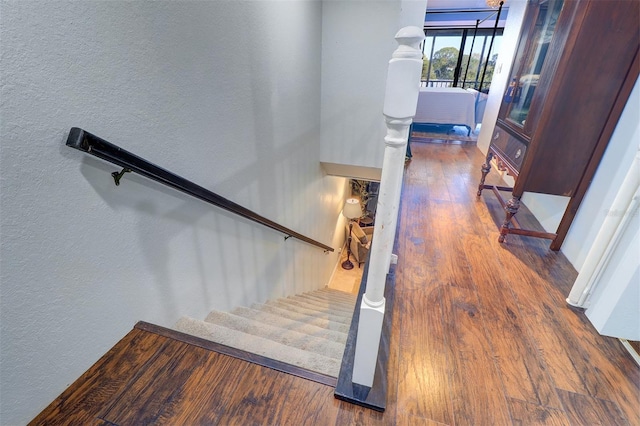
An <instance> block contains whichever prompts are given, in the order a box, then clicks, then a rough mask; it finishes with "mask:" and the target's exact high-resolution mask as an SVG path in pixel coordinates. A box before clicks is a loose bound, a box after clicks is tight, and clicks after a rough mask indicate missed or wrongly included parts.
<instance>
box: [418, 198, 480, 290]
mask: <svg viewBox="0 0 640 426" xmlns="http://www.w3.org/2000/svg"><path fill="white" fill-rule="evenodd" d="M456 206H457V204H455V203H451V202H449V201H441V200H430V201H429V204H428V208H429V211H430V213H431V218H432V221H433V222H432V223H435V224H438V225H437V226H431V227H430V228H429V229H428V230H425V234H426V235H429V236H432V238H433V239H434V240H435V245H436V246H437V248H438V250H439V251H440V253H441V259H440V261H439V262H438V265H437V268H436V269H435V271H434V272H437V274H438V277H439V279H440V280H441V282H443V283H448V284H449V285H454V286H457V287H460V288H466V289H473V282H472V280H471V274H470V271H469V263H468V261H467V259H466V257H465V255H464V251H463V250H459V249H458V248H459V247H460V237H459V235H456V234H455V233H454V232H452V230H453V229H455V227H456V222H455V217H454V215H453V209H454V208H455V207H456Z"/></svg>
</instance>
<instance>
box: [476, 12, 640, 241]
mask: <svg viewBox="0 0 640 426" xmlns="http://www.w3.org/2000/svg"><path fill="white" fill-rule="evenodd" d="M639 27H640V2H639V1H636V0H608V1H601V0H564V1H563V0H530V1H529V2H528V5H527V10H526V14H525V19H524V23H523V26H522V30H521V34H520V37H519V41H518V45H517V49H516V54H515V57H514V61H513V64H512V66H511V70H510V74H509V85H508V87H507V89H506V91H505V93H504V96H503V99H502V104H501V107H500V112H499V114H498V120H497V122H496V127H495V130H494V133H493V135H492V140H491V144H490V147H489V152H488V155H487V159H486V163H485V164H483V166H482V178H481V182H480V185H479V188H478V195H480V193H481V191H482V190H483V189H486V188H492V189H493V190H494V192H495V193H496V194H497V195H498V196H499V191H498V189H500V190H507V189H508V190H510V191H512V198H511V199H510V200H509V201H507V202H505V201H504V200H502V198H501V197H500V196H499V198H500V200H501V203H502V204H503V206H504V208H505V211H506V217H505V220H504V223H503V225H502V227H501V228H500V237H499V239H500V241H501V242H503V241H504V239H505V237H506V235H507V234H520V235H527V236H533V237H541V238H549V239H551V240H552V242H551V249H552V250H559V249H560V246H561V245H562V242H563V241H564V238H565V236H566V234H567V232H568V230H569V227H570V225H571V222H572V221H573V218H574V217H575V214H576V212H577V210H578V207H579V205H580V202H581V201H582V199H583V197H584V194H585V193H586V191H587V188H588V187H589V183H590V182H591V180H592V178H593V175H594V174H595V171H596V169H597V167H598V164H599V163H600V159H601V158H602V155H603V153H604V150H605V148H606V146H607V144H608V142H609V139H610V138H611V135H612V133H613V130H614V129H615V126H616V124H617V122H618V119H619V118H620V114H621V113H622V110H623V108H624V106H625V105H626V102H627V100H628V98H629V94H630V93H631V89H632V88H633V85H634V83H635V81H636V80H637V78H638V73H639V68H640V66H639V59H638V48H639V44H640V28H639ZM493 158H495V159H496V160H497V161H498V162H499V165H500V166H501V167H504V168H506V170H507V171H508V173H509V174H511V175H512V176H513V177H514V178H515V184H514V186H513V188H496V187H494V186H491V185H485V183H484V182H485V177H486V175H487V173H488V172H489V170H490V162H491V160H492V159H493ZM525 191H528V192H537V193H542V194H552V195H562V196H566V197H569V203H568V206H567V209H566V211H565V213H564V216H563V218H562V220H561V222H560V224H559V226H558V229H557V230H556V232H555V233H547V232H538V231H534V230H527V229H522V228H520V227H519V225H518V223H517V220H515V217H514V215H515V214H516V213H517V211H518V208H519V206H520V198H521V197H522V195H523V193H524V192H525Z"/></svg>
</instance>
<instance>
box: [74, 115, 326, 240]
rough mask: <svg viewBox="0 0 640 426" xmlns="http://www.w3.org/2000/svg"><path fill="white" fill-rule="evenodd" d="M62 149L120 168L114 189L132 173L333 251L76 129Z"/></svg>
mask: <svg viewBox="0 0 640 426" xmlns="http://www.w3.org/2000/svg"><path fill="white" fill-rule="evenodd" d="M66 145H67V146H69V147H71V148H75V149H78V150H80V151H83V152H86V153H88V154H91V155H94V156H96V157H98V158H101V159H103V160H106V161H108V162H110V163H113V164H116V165H118V166H120V167H122V168H123V169H122V171H120V172H113V173H112V176H113V178H114V180H115V183H116V185H119V184H120V178H121V177H122V176H123V175H124V173H127V172H135V173H137V174H139V175H142V176H145V177H147V178H149V179H151V180H155V181H156V182H160V183H161V184H163V185H166V186H169V187H171V188H174V189H177V190H178V191H181V192H184V193H185V194H189V195H191V196H192V197H195V198H198V199H200V200H202V201H205V202H207V203H209V204H213V205H214V206H217V207H220V208H222V209H225V210H227V211H230V212H232V213H235V214H237V215H239V216H242V217H244V218H246V219H249V220H251V221H253V222H257V223H259V224H261V225H264V226H266V227H269V228H271V229H274V230H276V231H279V232H282V233H283V234H285V240H286V239H288V238H291V237H293V238H296V239H298V240H301V241H304V242H306V243H309V244H311V245H314V246H316V247H319V248H321V249H323V250H325V251H334V250H333V248H332V247H329V246H328V245H325V244H322V243H321V242H318V241H316V240H314V239H312V238H309V237H306V236H304V235H302V234H300V233H298V232H295V231H293V230H291V229H289V228H287V227H285V226H282V225H280V224H278V223H276V222H274V221H272V220H270V219H267V218H266V217H263V216H260V215H259V214H257V213H255V212H253V211H251V210H249V209H247V208H245V207H242V206H241V205H239V204H236V203H234V202H233V201H230V200H228V199H226V198H224V197H221V196H220V195H218V194H216V193H214V192H211V191H209V190H208V189H205V188H203V187H201V186H199V185H196V184H195V183H193V182H191V181H189V180H187V179H185V178H183V177H181V176H178V175H176V174H175V173H172V172H170V171H168V170H165V169H163V168H162V167H159V166H156V165H155V164H153V163H151V162H149V161H147V160H145V159H144V158H141V157H138V156H137V155H135V154H132V153H130V152H128V151H125V150H124V149H122V148H120V147H119V146H116V145H114V144H112V143H110V142H107V141H105V140H104V139H101V138H99V137H98V136H96V135H93V134H91V133H89V132H87V131H85V130H82V129H80V128H78V127H73V128H71V131H70V132H69V137H68V138H67V144H66Z"/></svg>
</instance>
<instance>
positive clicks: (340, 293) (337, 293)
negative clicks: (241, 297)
mask: <svg viewBox="0 0 640 426" xmlns="http://www.w3.org/2000/svg"><path fill="white" fill-rule="evenodd" d="M311 293H317V294H321V293H327V294H331V295H332V296H333V297H338V298H342V299H344V300H353V301H354V302H355V300H356V299H357V295H355V294H353V293H347V292H346V291H340V290H335V289H333V288H329V287H325V288H321V289H319V290H315V291H313V292H311Z"/></svg>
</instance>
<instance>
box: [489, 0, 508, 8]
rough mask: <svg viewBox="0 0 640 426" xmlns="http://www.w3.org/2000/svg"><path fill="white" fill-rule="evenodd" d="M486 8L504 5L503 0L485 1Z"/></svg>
mask: <svg viewBox="0 0 640 426" xmlns="http://www.w3.org/2000/svg"><path fill="white" fill-rule="evenodd" d="M486 3H487V6H489V7H498V6H502V5H503V4H504V1H503V0H486Z"/></svg>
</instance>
